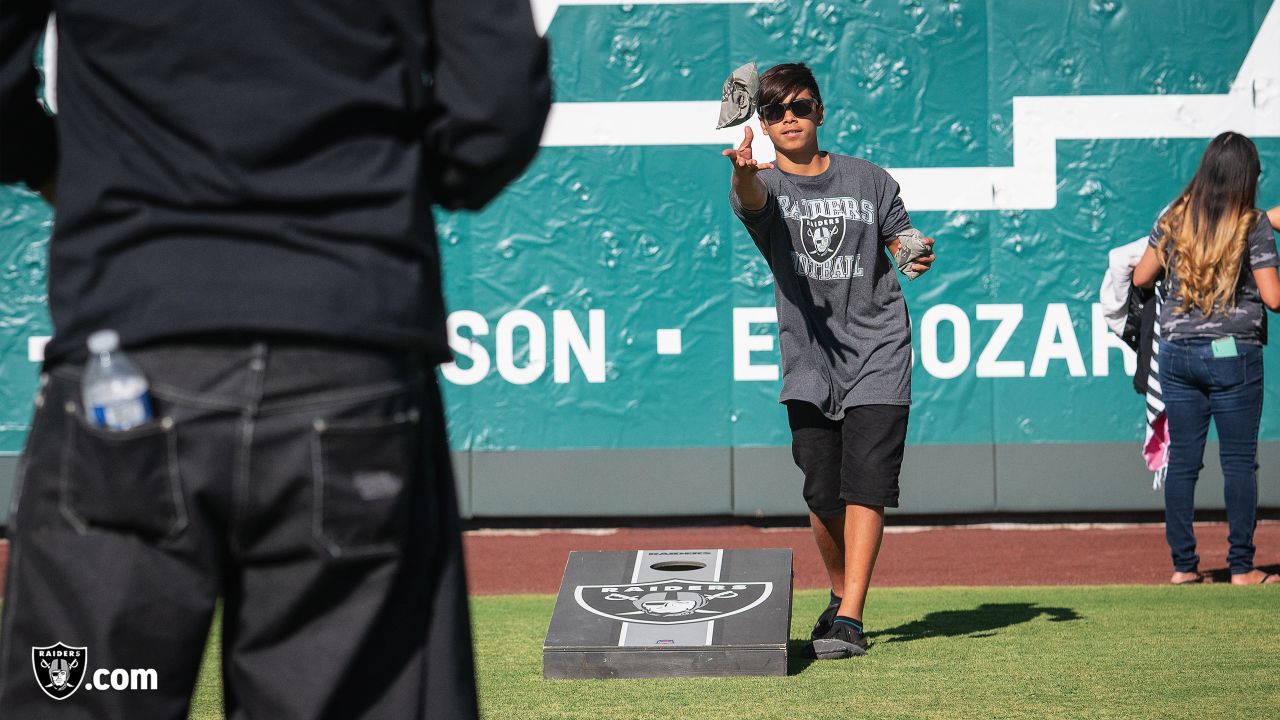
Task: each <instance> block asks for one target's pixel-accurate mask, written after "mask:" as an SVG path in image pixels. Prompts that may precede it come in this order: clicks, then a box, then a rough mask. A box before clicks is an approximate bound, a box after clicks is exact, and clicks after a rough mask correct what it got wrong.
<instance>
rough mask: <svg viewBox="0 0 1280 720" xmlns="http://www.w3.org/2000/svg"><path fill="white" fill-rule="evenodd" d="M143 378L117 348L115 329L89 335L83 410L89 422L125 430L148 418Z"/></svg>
mask: <svg viewBox="0 0 1280 720" xmlns="http://www.w3.org/2000/svg"><path fill="white" fill-rule="evenodd" d="M148 390H149V386H148V385H147V379H146V378H145V377H143V375H142V373H140V372H138V369H137V368H136V367H134V366H133V363H131V362H129V358H128V357H126V356H125V354H124V351H123V350H121V349H120V335H119V333H117V332H116V331H115V330H99V331H97V332H95V333H93V334H92V335H90V336H89V361H88V362H87V363H85V366H84V379H83V381H82V391H83V393H84V413H85V417H86V418H87V419H88V420H89V423H90V424H91V425H97V426H98V427H102V428H106V429H108V430H128V429H129V428H131V427H135V426H137V425H141V424H142V423H144V422H146V421H148V420H150V419H151V395H150V393H149V392H148Z"/></svg>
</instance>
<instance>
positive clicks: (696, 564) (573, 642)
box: [542, 549, 791, 678]
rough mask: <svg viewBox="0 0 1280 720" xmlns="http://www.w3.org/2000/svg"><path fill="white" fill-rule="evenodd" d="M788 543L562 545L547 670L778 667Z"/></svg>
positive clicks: (689, 672)
mask: <svg viewBox="0 0 1280 720" xmlns="http://www.w3.org/2000/svg"><path fill="white" fill-rule="evenodd" d="M790 626H791V551H790V550H773V549H770V550H723V549H719V550H716V549H710V550H633V551H624V552H571V553H569V562H568V563H567V564H566V565H565V569H564V579H563V580H562V581H561V583H560V594H559V596H558V597H557V598H556V608H555V612H554V613H552V615H551V624H550V626H549V627H548V629H547V639H546V641H545V642H544V643H543V645H542V674H543V676H544V677H547V678H615V677H616V678H640V677H672V676H675V677H689V676H725V675H786V674H787V638H788V635H789V632H790Z"/></svg>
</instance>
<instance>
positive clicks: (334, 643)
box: [0, 341, 477, 720]
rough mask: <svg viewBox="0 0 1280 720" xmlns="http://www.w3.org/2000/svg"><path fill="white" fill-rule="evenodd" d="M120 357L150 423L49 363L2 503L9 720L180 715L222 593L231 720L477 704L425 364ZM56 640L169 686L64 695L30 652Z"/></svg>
mask: <svg viewBox="0 0 1280 720" xmlns="http://www.w3.org/2000/svg"><path fill="white" fill-rule="evenodd" d="M130 356H131V357H132V359H133V360H134V362H135V364H136V365H137V366H138V367H139V369H141V370H142V372H143V373H144V374H145V375H146V376H147V377H148V379H149V380H150V382H151V387H152V400H153V404H154V407H155V410H156V412H155V415H156V419H155V420H154V421H152V422H149V423H147V424H145V425H143V426H141V427H137V428H134V429H131V430H127V431H123V432H110V431H103V430H100V429H97V428H95V427H92V426H90V425H88V424H87V423H86V422H85V421H84V420H83V417H84V416H83V413H82V411H81V408H80V399H79V396H80V382H79V374H80V369H79V368H78V367H71V366H67V365H63V366H58V367H53V368H48V369H47V371H46V374H45V375H44V376H43V377H42V385H41V391H40V396H39V398H38V400H37V410H36V414H35V418H34V421H33V427H32V431H31V434H30V436H29V439H28V444H27V449H26V452H25V453H24V455H23V458H22V462H21V465H20V469H19V474H18V485H17V487H16V488H15V498H14V512H13V514H12V515H11V519H10V530H11V535H12V543H13V544H12V548H11V556H10V565H9V574H8V582H7V584H6V590H5V603H4V608H3V612H4V617H3V626H2V627H3V629H2V631H0V633H2V634H0V717H3V718H95V719H99V720H100V719H102V718H128V719H130V720H134V719H143V720H163V719H165V718H174V719H175V720H177V719H182V718H186V716H187V710H188V704H189V702H190V697H191V690H192V687H193V684H194V682H195V680H196V676H197V673H198V670H199V667H200V660H201V655H202V652H203V650H204V645H205V639H206V636H207V634H208V632H209V629H210V623H211V620H212V617H213V613H214V608H215V604H216V602H217V600H218V599H219V598H220V597H221V598H222V600H223V615H222V655H223V666H222V670H223V684H224V692H225V697H226V715H227V717H228V718H231V719H237V718H271V719H272V720H285V719H286V718H307V719H308V720H312V719H315V718H342V719H343V720H349V719H352V718H394V719H395V720H401V719H403V718H423V717H438V718H450V719H452V718H474V717H476V715H477V713H476V702H475V679H474V673H473V666H472V656H471V636H470V624H469V619H468V615H467V605H466V588H465V581H464V576H463V568H462V557H461V546H460V538H459V527H458V518H457V504H456V500H455V495H454V487H453V480H452V473H451V471H450V465H449V455H448V447H447V443H446V442H445V435H444V428H443V424H442V423H443V417H442V410H441V404H440V399H439V393H438V389H437V387H436V383H435V379H434V373H433V372H432V370H431V369H430V368H429V367H427V366H426V365H425V363H422V362H420V361H419V360H418V359H416V357H415V356H413V355H411V354H408V353H394V352H384V351H377V350H365V349H353V348H339V347H326V346H317V345H310V344H302V343H297V342H290V343H275V342H262V341H255V342H249V341H245V342H244V343H211V342H206V343H186V344H171V345H163V346H156V347H150V348H144V349H141V350H137V351H133V352H130ZM58 642H61V643H64V644H66V645H69V646H75V647H86V648H87V661H86V663H84V665H85V666H86V669H87V670H88V673H86V675H85V678H84V682H85V683H88V682H89V681H90V677H91V676H90V675H89V673H92V672H94V671H96V670H97V669H116V668H123V669H136V668H144V669H154V670H155V671H156V677H157V686H158V689H156V690H112V689H103V688H102V687H101V686H99V687H94V688H92V689H88V688H86V687H82V688H80V689H79V691H78V692H75V693H73V694H71V695H70V696H68V697H66V698H65V699H62V700H54V699H52V698H50V697H49V696H47V695H46V694H45V691H44V690H42V688H41V684H42V683H38V682H37V679H36V677H33V674H32V673H33V669H34V668H33V659H32V649H33V648H34V647H43V646H48V645H53V644H55V643H58ZM104 677H106V675H105V674H104ZM45 682H47V679H46V680H45Z"/></svg>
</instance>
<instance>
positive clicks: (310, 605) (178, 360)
mask: <svg viewBox="0 0 1280 720" xmlns="http://www.w3.org/2000/svg"><path fill="white" fill-rule="evenodd" d="M51 10H53V11H56V14H57V18H58V35H59V43H58V57H57V60H58V64H57V67H58V78H57V80H58V84H57V92H58V97H57V100H58V110H59V114H58V116H57V118H56V120H55V119H53V118H51V117H49V116H48V115H46V113H45V112H44V110H43V109H42V107H41V106H40V105H39V104H38V100H37V84H38V76H37V73H36V71H35V69H34V68H33V54H34V51H35V49H36V46H37V41H38V38H39V37H40V35H41V31H42V29H43V27H44V26H45V22H46V20H47V19H48V16H49V13H50V11H51ZM549 103H550V82H549V80H548V77H547V53H546V46H545V43H544V41H543V40H542V39H541V38H540V37H539V36H538V35H537V34H536V32H535V30H534V26H533V21H532V17H531V13H530V8H529V5H528V2H527V0H468V2H437V1H432V0H427V1H417V0H370V1H369V2H350V1H349V0H306V1H305V2H304V1H302V0H285V1H284V2H268V3H258V2H193V1H191V0H139V1H138V2H131V3H109V4H103V3H100V2H89V1H87V0H55V1H54V2H49V0H10V1H9V2H6V3H5V4H4V10H3V13H0V182H4V183H19V182H20V183H25V184H26V185H27V186H28V187H30V188H33V189H37V190H40V191H41V193H42V194H43V195H44V196H45V197H46V199H48V200H50V201H51V202H52V201H53V199H54V196H55V194H56V213H55V222H54V228H53V236H52V240H51V242H50V245H49V255H50V257H49V276H48V288H49V310H50V314H51V316H52V320H53V327H54V334H53V338H52V340H51V342H50V343H49V345H48V347H47V350H46V357H45V362H44V366H43V369H42V374H41V381H40V391H39V394H38V397H37V401H36V410H35V415H34V419H33V421H32V430H31V433H30V436H29V438H28V441H27V447H26V450H25V452H24V455H23V459H22V463H21V465H22V467H21V469H20V470H19V474H18V478H17V486H16V488H15V498H14V503H13V513H12V515H11V516H10V526H9V530H10V536H11V538H12V542H13V545H12V555H11V559H10V565H9V571H8V579H7V584H6V591H5V598H4V607H3V612H4V617H3V628H2V630H0V717H5V718H97V719H101V718H130V719H135V718H146V719H147V720H161V719H164V718H174V719H178V718H185V717H187V712H188V705H189V702H190V697H191V691H192V687H193V685H194V683H195V680H196V676H197V673H198V671H199V668H200V661H201V656H202V654H203V651H204V646H205V639H206V637H207V635H208V633H209V630H210V623H211V621H212V620H213V617H214V608H215V604H216V603H217V602H218V600H219V598H221V600H222V615H221V618H222V627H221V636H222V661H223V662H222V672H223V690H224V693H225V705H226V715H227V717H228V718H248V717H253V718H343V719H352V718H395V719H397V720H400V719H403V718H423V717H435V718H449V719H451V720H452V719H454V718H474V717H476V715H477V711H476V698H475V680H474V673H473V665H472V651H471V636H470V627H469V618H468V614H467V605H466V596H465V590H466V588H465V583H464V573H463V568H462V557H461V551H460V538H459V528H458V517H457V504H456V501H455V495H454V488H453V478H452V473H451V470H450V466H449V456H448V446H447V443H446V439H445V431H444V420H443V415H442V410H441V404H440V397H439V393H438V388H437V384H436V379H435V371H434V367H435V366H436V365H437V364H439V363H440V362H442V361H445V360H446V359H447V358H448V350H447V344H446V340H445V308H444V302H443V298H442V296H441V282H440V267H439V256H438V250H437V246H436V239H435V231H434V228H433V225H432V215H431V206H432V204H433V203H434V204H438V205H441V206H443V207H446V208H466V209H475V208H479V207H481V206H483V205H484V204H485V203H487V202H488V201H489V200H490V199H492V198H493V197H494V196H495V195H496V194H497V193H498V192H499V191H500V190H501V189H502V188H503V186H505V185H506V184H507V183H508V182H509V181H510V180H512V179H513V178H515V177H516V176H517V175H518V174H519V173H520V172H522V171H523V169H524V168H525V167H526V165H527V164H528V162H529V161H530V159H531V158H532V157H533V155H534V153H535V152H536V150H537V146H538V140H539V137H540V133H541V130H542V126H543V122H544V120H545V117H546V113H547V111H548V108H549ZM100 328H111V329H114V330H116V331H118V333H119V336H120V338H121V339H122V345H123V347H124V349H125V350H127V351H128V353H129V355H130V356H131V358H132V360H133V362H134V364H136V365H137V366H138V367H139V369H140V370H141V371H142V372H143V373H144V374H145V375H146V377H147V378H148V379H149V381H150V386H151V401H152V403H153V410H154V419H152V420H151V421H149V422H147V423H145V424H143V425H141V426H139V427H136V428H133V429H130V430H125V431H109V430H104V429H102V428H99V427H94V426H92V425H91V424H90V423H88V422H86V420H85V417H84V413H83V408H82V407H81V400H80V374H81V368H82V366H83V363H84V361H85V357H86V352H85V344H86V337H87V336H88V335H89V334H90V333H92V332H93V331H95V330H98V329H100ZM55 643H63V644H65V645H67V646H73V647H83V648H86V649H87V662H86V663H83V664H80V663H76V664H80V665H81V670H80V671H81V672H86V673H88V672H93V671H94V670H95V669H100V668H153V669H155V670H156V672H157V674H158V689H154V690H149V691H129V692H121V691H111V690H104V689H101V688H100V687H99V688H97V689H94V691H93V692H89V691H88V690H83V691H81V692H80V693H79V694H76V695H74V696H68V697H65V698H64V699H61V700H55V699H52V698H51V697H48V696H46V693H45V692H44V691H43V690H42V687H41V684H40V682H39V681H38V680H39V677H40V675H39V673H40V672H41V671H40V670H39V669H38V668H37V678H33V677H32V670H33V659H32V658H33V653H34V648H38V647H43V646H49V645H54V644H55ZM86 666H87V667H86ZM59 667H61V666H59Z"/></svg>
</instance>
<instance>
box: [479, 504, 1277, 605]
mask: <svg viewBox="0 0 1280 720" xmlns="http://www.w3.org/2000/svg"><path fill="white" fill-rule="evenodd" d="M1226 535H1227V527H1226V524H1225V523H1197V524H1196V537H1197V539H1198V541H1199V552H1200V557H1201V561H1200V568H1201V570H1203V571H1205V572H1210V573H1212V577H1211V579H1212V580H1215V581H1218V582H1227V581H1229V578H1230V576H1229V574H1228V572H1227V570H1226V555H1227V541H1226ZM463 542H464V546H465V548H466V556H467V574H468V584H469V586H470V590H471V593H472V594H475V595H502V594H510V593H554V592H556V590H557V589H558V588H559V586H560V578H561V575H562V574H563V572H564V565H565V562H566V560H567V559H568V557H569V552H570V551H571V550H642V549H643V550H659V549H695V548H791V550H792V551H793V553H794V556H795V563H794V570H795V587H796V588H797V589H802V588H823V587H827V586H828V581H827V576H826V571H825V570H823V568H822V563H821V560H820V559H819V557H818V551H817V549H816V548H815V547H814V544H813V540H812V538H811V536H810V534H809V529H808V528H758V527H752V526H746V525H743V526H722V527H708V528H645V529H634V528H630V529H628V528H623V529H617V530H576V531H574V530H475V531H471V532H468V533H467V534H466V536H465V538H464V541H463ZM1254 544H1255V545H1256V546H1257V547H1258V555H1257V559H1256V562H1257V564H1258V567H1261V568H1263V569H1265V570H1268V571H1271V572H1274V571H1276V570H1280V521H1265V522H1262V523H1259V525H1258V530H1257V533H1256V534H1255V536H1254ZM1171 572H1172V566H1171V565H1170V560H1169V550H1168V547H1167V546H1166V545H1165V541H1164V526H1163V525H1162V524H1144V525H1046V526H1035V525H1031V526H1000V525H985V526H970V527H928V528H889V530H888V532H887V533H886V534H885V538H884V544H883V545H882V546H881V549H880V558H879V561H878V562H877V564H876V571H875V577H874V579H873V585H875V586H878V587H887V586H931V585H1115V584H1160V583H1165V582H1168V581H1169V575H1170V573H1171ZM1277 590H1278V591H1280V587H1278V588H1277Z"/></svg>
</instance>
